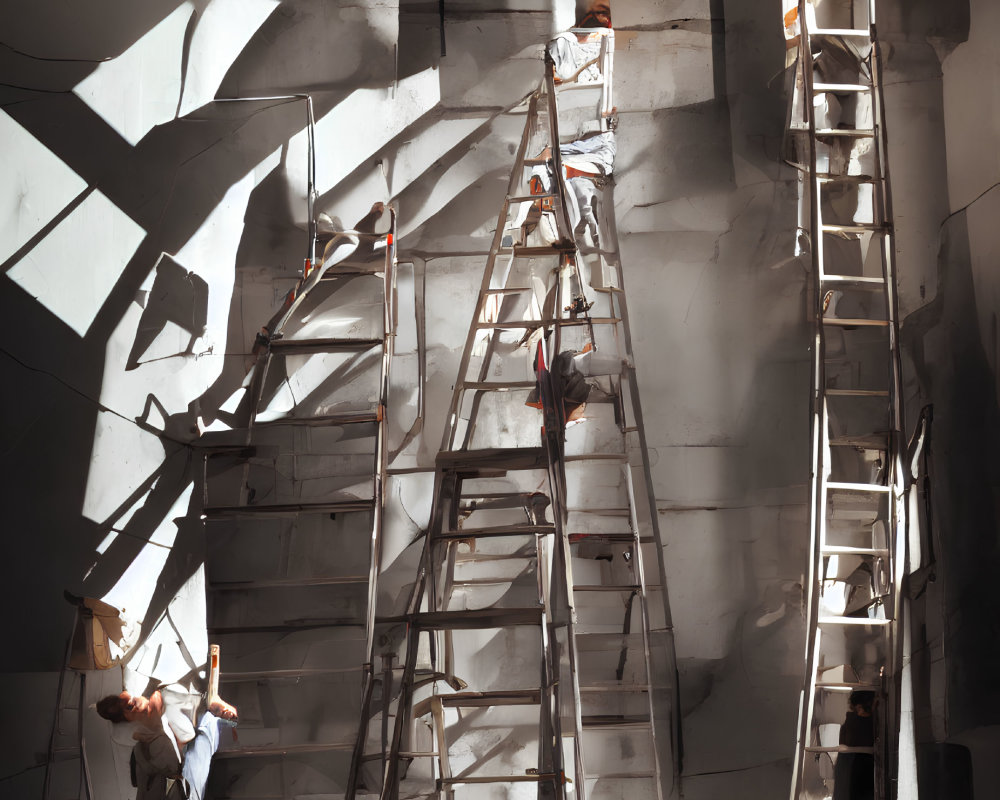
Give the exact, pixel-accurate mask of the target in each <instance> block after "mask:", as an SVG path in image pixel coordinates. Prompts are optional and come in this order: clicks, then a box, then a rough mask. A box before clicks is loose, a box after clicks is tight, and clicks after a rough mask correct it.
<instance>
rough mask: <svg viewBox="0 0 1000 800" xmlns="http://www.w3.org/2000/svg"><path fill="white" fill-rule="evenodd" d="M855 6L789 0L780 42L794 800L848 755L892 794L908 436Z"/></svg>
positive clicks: (874, 58) (885, 176)
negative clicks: (794, 296)
mask: <svg viewBox="0 0 1000 800" xmlns="http://www.w3.org/2000/svg"><path fill="white" fill-rule="evenodd" d="M864 6H865V7H864V8H858V9H855V8H854V7H853V6H852V7H850V17H849V18H847V19H844V20H837V19H820V20H818V21H816V22H815V24H814V23H813V20H814V16H813V13H812V9H811V8H810V7H809V4H808V3H807V2H806V0H799V3H798V7H797V20H796V21H797V24H798V28H797V30H795V31H794V34H795V35H794V36H793V37H790V38H791V41H792V43H793V44H794V45H795V46H796V47H797V48H798V56H797V62H796V68H795V88H794V92H793V97H792V113H791V115H790V116H791V120H790V130H789V141H790V144H791V150H792V152H791V154H790V158H789V160H790V161H791V163H793V165H794V166H796V167H798V168H799V170H800V202H801V205H800V212H801V213H802V216H803V218H805V217H806V215H808V217H807V218H808V222H805V221H804V223H803V224H802V226H801V229H802V230H803V231H806V232H807V233H808V242H809V244H808V248H809V252H810V256H811V261H812V279H813V282H812V289H813V295H812V300H813V314H814V323H815V324H814V340H813V356H814V361H813V390H812V423H811V429H812V450H813V454H812V490H811V516H810V529H811V534H810V549H809V564H808V572H807V577H806V582H805V587H804V589H805V597H804V604H805V612H806V623H807V639H806V648H805V673H804V680H803V688H802V695H801V699H800V706H799V721H798V731H797V741H796V747H795V761H794V764H793V778H792V786H791V797H792V800H798V798H807V797H808V798H812V797H817V798H818V797H827V796H829V792H830V791H832V789H833V786H834V785H835V783H836V781H837V780H838V778H839V779H841V780H844V779H845V777H844V776H845V775H846V771H847V770H848V769H850V768H851V766H850V764H851V761H852V760H856V759H857V758H859V757H863V758H865V759H868V760H866V761H864V762H860V763H862V764H863V766H862V767H860V768H861V769H864V770H867V769H872V770H873V783H874V788H875V797H878V798H890V797H893V796H894V783H893V777H894V776H895V772H896V768H895V762H894V761H893V759H894V754H895V752H896V742H897V738H898V730H899V719H898V692H897V690H896V686H895V679H896V675H897V673H898V669H899V647H900V644H901V639H902V636H901V632H900V631H899V630H898V625H899V624H900V599H899V596H898V591H897V587H898V586H899V582H900V580H901V577H902V574H901V570H902V568H903V558H902V554H903V547H904V546H905V538H904V535H905V507H904V505H903V502H904V494H903V492H904V481H905V474H904V468H903V464H902V454H903V452H904V448H905V440H904V437H903V433H904V429H903V419H902V400H901V378H900V361H899V324H898V312H897V298H896V283H895V280H896V263H895V249H894V245H893V236H894V233H893V222H892V219H893V218H892V198H891V194H890V188H889V170H888V164H887V160H886V135H885V124H884V111H883V98H882V88H881V61H880V52H879V44H878V39H877V37H876V28H875V4H874V0H871V2H869V3H865V4H864ZM823 11H824V10H823V9H819V10H817V11H816V15H817V16H821V15H822V13H823ZM788 21H789V17H788V16H786V23H788ZM855 691H863V692H871V693H873V695H874V697H875V702H874V705H873V714H872V719H873V722H872V728H873V734H874V735H873V739H874V742H873V745H867V744H865V745H857V744H856V743H854V744H852V743H851V742H847V743H842V741H841V728H840V723H841V722H843V721H845V719H846V713H847V710H848V699H849V698H850V697H851V693H852V692H855ZM838 760H840V761H841V762H842V763H841V764H840V765H839V766H838V764H837V761H838ZM855 768H858V767H855Z"/></svg>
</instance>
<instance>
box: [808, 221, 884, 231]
mask: <svg viewBox="0 0 1000 800" xmlns="http://www.w3.org/2000/svg"><path fill="white" fill-rule="evenodd" d="M822 227H823V232H824V233H873V232H875V233H878V232H880V231H887V230H889V228H888V226H886V225H880V224H879V223H877V222H854V223H851V224H850V225H839V224H835V223H832V222H830V223H825V222H824V223H823V226H822Z"/></svg>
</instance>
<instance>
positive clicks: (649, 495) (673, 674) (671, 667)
mask: <svg viewBox="0 0 1000 800" xmlns="http://www.w3.org/2000/svg"><path fill="white" fill-rule="evenodd" d="M618 297H619V302H620V306H619V308H620V313H621V315H622V319H623V320H624V325H623V329H624V336H623V338H624V339H625V340H626V342H628V340H629V333H628V310H627V307H626V303H625V294H624V292H622V293H620V294H619V296H618ZM622 371H623V372H624V374H625V376H626V378H627V385H628V390H629V395H630V398H631V400H632V402H631V406H632V409H631V410H632V416H633V418H634V422H635V430H634V431H633V433H634V434H635V437H636V440H637V442H638V451H639V455H640V462H641V463H640V470H641V473H642V482H643V488H644V489H645V493H646V503H645V509H644V512H643V516H644V517H646V516H647V515H648V519H647V522H648V525H649V530H650V534H651V535H652V537H653V543H654V546H655V547H656V561H657V569H658V572H659V578H660V587H661V594H662V596H663V597H662V601H663V615H664V633H665V636H666V659H667V663H666V665H665V666H666V669H667V679H668V680H669V681H671V683H672V684H673V692H672V697H671V707H670V718H669V719H670V750H671V759H672V762H673V763H672V765H671V770H672V779H673V786H674V789H673V791H672V793H674V794H676V792H677V790H678V787H679V784H680V778H681V748H680V744H681V716H680V713H679V711H680V683H679V681H678V673H677V654H676V650H675V642H674V622H673V615H672V613H671V609H670V598H669V595H668V592H667V572H666V561H665V558H664V554H663V539H662V534H661V533H660V518H659V512H658V510H657V508H656V492H655V488H654V486H653V475H652V471H651V469H650V464H649V445H648V442H647V439H646V425H645V421H644V419H643V415H642V405H641V403H640V402H639V382H638V377H637V375H636V370H635V366H634V365H633V364H632V359H631V351H629V359H628V361H627V362H626V363H624V364H623V365H622ZM628 472H629V480H630V481H632V467H631V465H629V469H628ZM634 491H635V489H634V484H633V485H630V492H631V493H632V494H633V496H634ZM632 513H633V515H634V516H633V520H634V524H635V525H636V528H635V535H636V545H637V548H638V540H639V535H640V530H641V529H640V528H639V527H638V524H639V506H638V504H637V503H635V501H634V500H633V512H632ZM636 556H637V558H639V557H640V556H639V553H638V552H637V553H636ZM645 591H646V590H645V585H643V595H644V596H645ZM643 613H644V615H645V619H644V623H645V624H644V630H645V635H646V636H647V637H648V631H649V624H648V623H649V615H648V610H647V609H646V608H645V602H644V603H643ZM647 641H648V640H647ZM650 698H651V700H652V693H650ZM651 722H652V720H651ZM654 731H655V728H654ZM658 767H659V768H660V770H661V775H662V769H663V765H662V764H658ZM657 786H658V790H659V791H660V792H661V793H662V781H658V782H657Z"/></svg>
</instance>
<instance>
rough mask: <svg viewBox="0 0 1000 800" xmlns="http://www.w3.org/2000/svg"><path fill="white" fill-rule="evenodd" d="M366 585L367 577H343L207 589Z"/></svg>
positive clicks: (274, 580) (241, 583) (212, 583)
mask: <svg viewBox="0 0 1000 800" xmlns="http://www.w3.org/2000/svg"><path fill="white" fill-rule="evenodd" d="M357 583H368V576H367V575H345V576H343V577H326V578H271V579H265V580H256V581H209V584H208V585H209V588H211V589H214V590H216V591H220V592H227V591H234V590H237V589H283V588H286V587H294V586H344V585H350V584H357Z"/></svg>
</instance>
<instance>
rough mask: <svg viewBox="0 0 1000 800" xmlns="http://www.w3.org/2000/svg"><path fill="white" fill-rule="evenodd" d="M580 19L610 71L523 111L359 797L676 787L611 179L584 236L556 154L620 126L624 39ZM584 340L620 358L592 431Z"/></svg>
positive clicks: (664, 643)
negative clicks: (618, 82) (617, 66)
mask: <svg viewBox="0 0 1000 800" xmlns="http://www.w3.org/2000/svg"><path fill="white" fill-rule="evenodd" d="M584 33H586V34H589V35H595V36H600V37H603V38H602V41H601V47H600V53H599V55H598V57H597V58H595V59H594V60H593V62H591V63H593V64H596V65H598V68H599V77H598V78H597V79H595V80H591V81H589V83H582V82H580V81H579V80H574V79H571V80H566V81H562V82H560V83H558V84H557V82H556V81H555V80H554V78H553V75H552V69H551V67H548V68H547V69H546V77H545V80H544V81H543V83H542V85H541V86H540V88H539V89H538V90H537V91H535V92H533V93H532V94H531V95H529V96H528V97H527V98H526V100H525V101H524V102H523V103H522V104H521V105H519V106H518V107H515V108H514V109H512V110H511V113H514V114H524V115H526V117H527V119H526V122H525V127H524V132H523V135H522V138H521V141H520V144H519V147H518V149H517V154H516V157H515V164H514V168H513V170H512V172H511V175H510V180H509V183H508V187H507V194H506V198H505V200H504V202H503V203H502V206H501V209H500V213H499V217H498V220H497V226H496V230H495V232H494V237H493V241H492V244H491V247H490V252H489V256H488V258H487V263H486V268H485V270H484V275H483V280H482V284H481V287H480V292H479V296H478V302H477V304H476V310H475V313H474V316H473V319H472V322H471V324H470V327H469V332H468V336H467V340H466V345H465V349H464V351H463V356H462V360H461V365H460V368H459V374H458V378H457V381H456V384H455V387H454V394H453V398H452V402H451V405H450V408H449V410H448V419H447V422H446V426H445V433H444V437H443V441H442V448H441V451H440V453H439V454H438V457H437V461H436V472H435V485H434V501H433V506H432V511H431V518H430V522H429V525H428V528H427V531H426V533H425V535H424V544H423V551H422V555H421V558H420V565H419V570H418V573H417V575H416V579H415V582H414V584H413V587H412V591H411V593H410V596H409V603H408V606H407V608H406V611H405V613H404V614H402V615H400V616H397V617H392V618H388V617H386V618H381V619H378V620H376V641H377V644H376V648H375V650H373V651H372V656H371V659H370V662H371V664H372V665H374V662H375V660H376V657H377V656H381V657H382V659H383V660H382V667H383V669H382V672H381V674H380V675H379V674H377V673H376V672H375V670H374V667H372V669H371V673H370V678H369V681H368V683H367V684H366V687H365V697H364V703H363V711H362V725H361V728H362V731H361V735H360V736H359V740H358V745H357V747H356V749H355V753H354V760H355V763H354V768H353V769H352V774H351V780H350V785H349V787H348V791H347V793H346V797H347V798H348V800H353V798H355V797H358V796H362V795H363V796H366V797H375V796H378V797H379V798H380V799H381V800H398V799H399V798H400V797H408V798H410V797H437V798H442V800H463V799H464V798H469V797H476V798H480V797H501V796H502V797H529V796H532V797H539V798H565V797H567V796H571V793H572V794H575V796H577V797H580V798H590V799H591V800H602V798H610V797H620V796H628V797H630V798H637V800H653V798H655V799H656V800H661V799H662V798H666V797H670V796H673V794H674V792H675V791H676V786H677V781H676V778H677V774H678V771H679V770H678V762H677V750H678V748H677V744H678V743H677V735H676V734H677V705H676V700H675V694H676V680H675V675H676V668H675V666H674V657H673V640H672V630H671V624H670V618H669V612H668V609H667V604H666V599H665V591H664V587H663V580H662V574H663V568H662V551H661V549H660V546H659V531H658V526H657V516H656V508H655V499H654V497H653V492H652V485H651V479H650V476H649V464H648V459H647V454H646V447H645V436H644V431H643V423H642V415H641V409H640V407H639V402H638V393H637V383H636V376H635V370H634V368H633V365H632V357H631V342H630V339H629V332H628V312H627V307H626V303H625V294H624V287H623V276H622V270H621V262H620V258H619V254H618V251H617V237H616V232H615V229H614V215H613V209H614V204H613V197H612V196H611V192H612V187H611V185H610V182H608V184H607V185H606V186H605V187H604V189H603V192H602V197H601V202H600V205H599V212H600V214H601V215H602V217H603V219H602V224H601V226H600V228H601V235H600V241H599V242H589V243H588V242H585V241H584V242H581V241H578V240H577V239H576V238H575V237H574V232H573V230H572V225H571V221H570V214H569V210H568V204H569V202H570V200H569V199H568V194H569V189H568V188H567V186H566V182H565V180H564V178H563V176H564V174H565V173H564V170H563V165H562V163H561V162H562V159H561V155H560V144H561V143H565V141H567V138H566V137H561V136H560V132H559V130H560V125H561V124H562V123H563V122H564V120H565V119H566V118H567V117H568V118H569V119H570V120H574V114H575V115H576V116H575V120H576V122H577V124H578V126H579V124H581V121H582V120H583V119H584V115H585V114H586V115H588V116H587V117H586V119H589V124H590V129H591V130H594V129H596V130H597V131H607V130H609V129H611V128H612V127H613V125H614V122H615V118H614V114H613V110H612V106H611V100H610V98H611V59H612V53H613V42H614V38H613V32H612V31H606V30H602V31H600V32H599V33H595V32H594V31H592V30H591V31H585V32H584ZM582 73H583V70H580V72H579V73H578V76H579V75H580V74H582ZM578 76H576V77H578ZM588 92H589V93H590V95H591V96H590V97H589V98H588ZM567 93H571V95H570V96H571V97H572V98H573V101H572V103H571V110H570V111H569V113H568V114H567V115H566V116H564V115H563V114H561V112H560V101H561V100H562V98H564V97H565V96H566V94H567ZM581 109H583V110H581ZM570 138H572V137H570ZM531 154H539V155H535V156H533V155H531ZM548 158H551V167H550V169H551V174H552V175H554V176H555V180H554V181H553V182H552V186H551V188H550V189H549V190H546V191H540V189H539V186H538V185H537V184H536V185H534V186H532V173H531V170H532V169H535V168H538V167H540V166H543V165H545V164H546V161H547V160H548ZM521 204H530V205H531V206H532V207H533V208H534V209H535V210H537V211H539V212H541V214H542V216H543V217H544V216H545V215H548V223H549V226H550V227H549V231H550V234H551V235H550V237H549V238H550V240H549V241H542V242H540V243H539V242H537V241H535V242H533V241H532V240H533V239H538V238H539V236H541V238H542V239H545V236H544V235H541V234H539V229H536V230H535V231H534V232H529V231H528V230H527V229H526V228H522V229H521V230H520V231H518V230H517V228H518V225H519V220H523V219H524V216H523V214H518V211H519V210H520V211H523V210H524V209H523V207H522V208H519V206H520V205H521ZM518 233H519V235H517V234H518ZM515 235H517V241H515ZM588 271H589V278H588V275H587V273H588ZM580 296H582V297H583V298H584V299H585V302H582V303H578V302H577V298H578V297H580ZM586 303H593V306H591V307H590V308H586V307H585V306H586ZM574 352H575V353H587V352H589V354H590V356H591V358H592V359H597V358H598V357H603V356H607V355H608V354H611V358H610V359H607V358H605V362H604V363H605V364H608V363H611V364H612V366H610V367H608V368H607V369H605V370H604V371H600V370H598V371H597V372H592V373H591V374H590V375H589V378H590V380H592V381H593V385H592V387H593V388H591V389H590V397H589V398H588V400H587V404H586V417H585V424H581V425H573V424H571V423H572V422H573V420H570V419H568V417H569V414H568V413H567V406H566V402H565V399H564V396H563V389H564V388H565V387H564V386H563V384H562V383H561V381H560V379H559V378H558V377H556V376H553V374H552V373H551V371H550V370H551V369H553V368H555V367H554V365H556V364H558V363H559V360H558V358H557V357H558V356H559V355H560V354H561V353H574ZM595 398H596V399H595ZM526 402H527V403H530V404H531V405H526ZM539 410H540V411H541V413H539ZM568 423H569V424H568ZM470 709H471V710H470ZM529 741H530V742H534V743H535V744H536V745H537V747H535V748H533V747H526V746H525V745H526V744H527V742H529Z"/></svg>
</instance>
